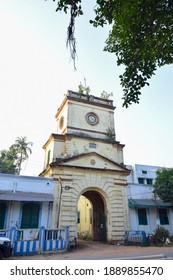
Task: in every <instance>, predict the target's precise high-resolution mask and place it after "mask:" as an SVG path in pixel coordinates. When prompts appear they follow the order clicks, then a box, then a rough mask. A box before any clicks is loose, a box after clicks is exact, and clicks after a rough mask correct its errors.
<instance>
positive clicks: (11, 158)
mask: <svg viewBox="0 0 173 280" xmlns="http://www.w3.org/2000/svg"><path fill="white" fill-rule="evenodd" d="M16 159H17V157H16V153H15V151H14V149H13V148H12V147H10V149H9V150H8V151H7V150H2V151H0V173H6V174H16V173H17V166H16V164H15V161H16Z"/></svg>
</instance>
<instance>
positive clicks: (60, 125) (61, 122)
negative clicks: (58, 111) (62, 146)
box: [59, 116, 64, 129]
mask: <svg viewBox="0 0 173 280" xmlns="http://www.w3.org/2000/svg"><path fill="white" fill-rule="evenodd" d="M63 126H64V117H63V116H61V118H60V120H59V128H60V129H62V128H63Z"/></svg>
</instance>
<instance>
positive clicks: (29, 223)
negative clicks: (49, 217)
mask: <svg viewBox="0 0 173 280" xmlns="http://www.w3.org/2000/svg"><path fill="white" fill-rule="evenodd" d="M39 214H40V204H39V203H24V204H23V208H22V222H21V228H38V223H39Z"/></svg>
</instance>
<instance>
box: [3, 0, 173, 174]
mask: <svg viewBox="0 0 173 280" xmlns="http://www.w3.org/2000/svg"><path fill="white" fill-rule="evenodd" d="M86 2H87V3H86ZM84 3H85V5H86V6H85V7H84V11H85V15H84V16H82V17H81V18H80V19H77V21H76V40H77V52H78V58H77V62H76V67H77V71H74V69H73V63H72V62H71V60H70V54H69V50H68V49H66V45H65V44H66V28H67V25H68V21H69V17H68V16H67V15H64V14H63V13H56V12H55V9H56V3H55V2H53V1H52V0H48V1H44V0H24V1H21V0H15V1H14V0H5V1H4V0H0V36H1V38H0V105H1V109H0V129H1V134H0V150H2V149H8V148H9V147H10V145H12V144H13V143H14V142H15V139H16V137H21V136H26V137H27V140H28V141H31V142H33V143H34V145H33V147H32V155H31V156H30V158H29V160H28V162H27V163H26V164H25V165H24V168H23V171H22V174H24V175H32V176H37V175H38V174H39V173H40V172H41V171H42V170H43V160H44V151H43V149H42V146H43V144H44V143H45V142H46V141H47V139H48V138H49V136H50V135H51V133H56V121H55V114H56V111H57V109H58V107H59V105H60V104H61V102H62V99H63V97H64V94H65V93H66V91H67V90H68V89H71V90H74V91H75V90H77V89H78V85H79V83H80V82H82V83H83V82H84V78H85V79H86V83H87V85H88V86H89V87H90V88H91V93H92V94H93V95H96V96H100V93H101V92H102V91H103V90H105V91H107V92H108V93H110V92H113V100H114V105H115V106H116V110H115V128H116V139H117V140H118V141H120V142H121V143H122V144H125V148H124V162H125V164H131V165H134V164H146V165H156V166H164V167H173V151H172V143H173V127H172V121H173V93H172V91H173V77H172V73H173V66H165V67H163V68H161V69H159V70H158V71H157V72H156V75H155V76H154V77H153V78H152V79H151V80H150V86H149V87H146V88H145V89H144V90H143V91H142V93H143V94H142V96H141V101H140V104H139V105H136V104H134V105H132V106H131V107H130V108H128V109H125V108H122V99H121V98H122V94H123V92H122V88H121V86H120V81H119V75H120V74H122V71H123V69H122V67H117V66H116V57H115V56H114V55H113V54H109V53H106V52H103V48H104V42H105V40H106V38H107V35H108V32H109V28H97V29H96V28H93V27H92V26H91V25H90V24H89V23H88V21H89V19H90V18H92V16H93V12H92V9H93V6H94V1H92V0H89V1H84Z"/></svg>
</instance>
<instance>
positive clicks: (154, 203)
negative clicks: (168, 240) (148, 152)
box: [127, 164, 173, 234]
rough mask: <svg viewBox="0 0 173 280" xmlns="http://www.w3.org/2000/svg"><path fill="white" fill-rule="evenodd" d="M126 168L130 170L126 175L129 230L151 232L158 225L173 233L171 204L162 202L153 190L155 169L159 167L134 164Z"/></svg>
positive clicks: (172, 207) (172, 208)
mask: <svg viewBox="0 0 173 280" xmlns="http://www.w3.org/2000/svg"><path fill="white" fill-rule="evenodd" d="M127 168H128V169H130V170H131V173H130V175H129V176H128V177H127V182H128V187H127V195H128V202H129V220H130V228H131V230H145V232H146V233H147V234H152V233H154V231H155V229H156V228H157V226H158V225H160V226H164V227H165V228H166V229H168V230H169V232H170V234H173V206H172V205H171V204H170V203H164V202H163V201H162V200H161V199H160V198H159V197H157V196H155V194H154V192H153V191H154V188H153V186H152V184H153V183H154V179H155V178H156V171H157V170H158V169H161V167H158V166H148V165H139V164H136V165H135V166H134V167H132V166H127Z"/></svg>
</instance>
